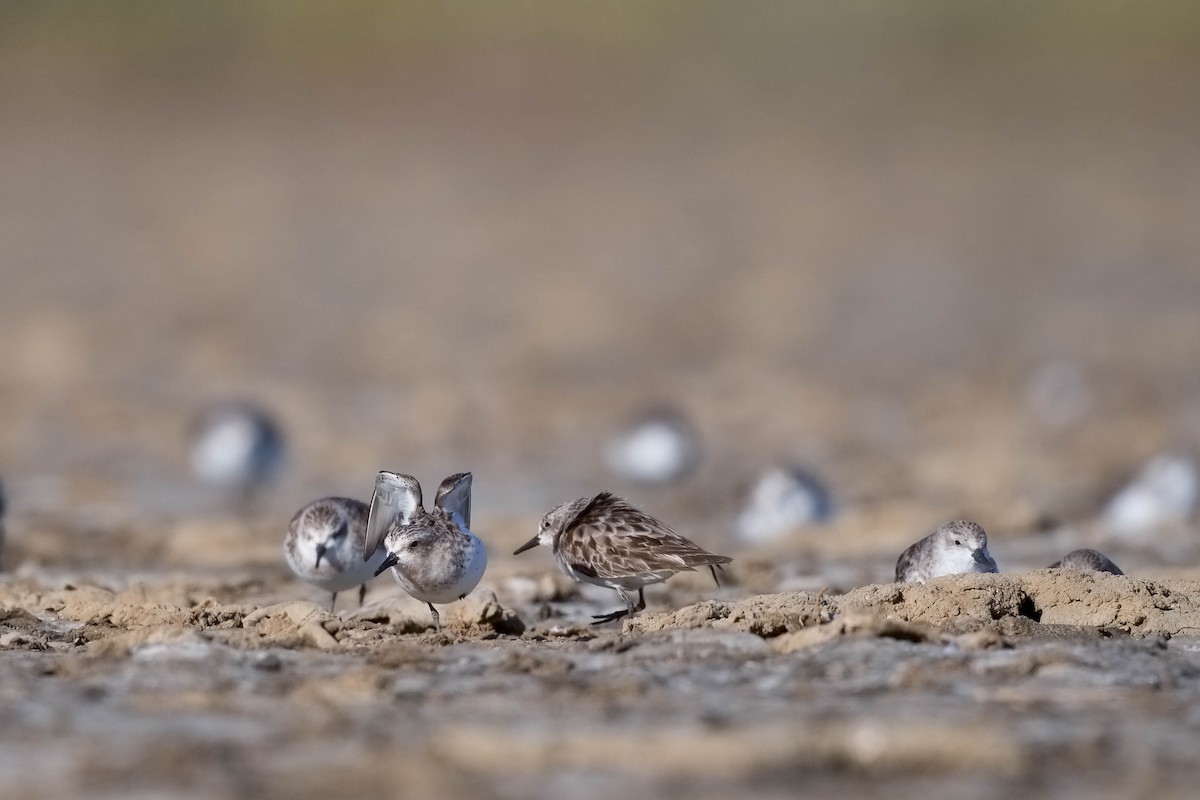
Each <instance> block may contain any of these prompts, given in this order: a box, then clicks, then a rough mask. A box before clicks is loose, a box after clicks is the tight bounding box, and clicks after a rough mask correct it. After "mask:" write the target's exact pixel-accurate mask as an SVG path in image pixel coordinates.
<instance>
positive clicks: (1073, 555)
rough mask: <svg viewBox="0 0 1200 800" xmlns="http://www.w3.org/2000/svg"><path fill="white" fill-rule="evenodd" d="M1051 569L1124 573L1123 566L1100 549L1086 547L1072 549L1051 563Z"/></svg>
mask: <svg viewBox="0 0 1200 800" xmlns="http://www.w3.org/2000/svg"><path fill="white" fill-rule="evenodd" d="M1049 569H1077V570H1080V571H1082V572H1111V573H1112V574H1113V575H1124V574H1125V573H1124V572H1122V571H1121V568H1120V567H1118V566H1117V565H1116V564H1114V563H1113V562H1112V559H1110V558H1109V557H1108V556H1106V555H1104V553H1101V552H1100V551H1099V550H1093V549H1091V548H1090V547H1084V548H1081V549H1079V550H1072V551H1071V552H1069V553H1067V554H1066V555H1065V556H1063V557H1062V558H1060V559H1059V560H1058V561H1055V562H1054V563H1053V564H1051V565H1050V567H1049Z"/></svg>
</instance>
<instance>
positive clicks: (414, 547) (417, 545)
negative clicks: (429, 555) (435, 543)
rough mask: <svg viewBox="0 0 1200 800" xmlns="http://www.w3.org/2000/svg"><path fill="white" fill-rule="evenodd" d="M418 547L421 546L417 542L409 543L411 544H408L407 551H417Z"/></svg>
mask: <svg viewBox="0 0 1200 800" xmlns="http://www.w3.org/2000/svg"><path fill="white" fill-rule="evenodd" d="M420 546H421V543H420V542H418V541H411V542H409V543H408V549H409V550H416V549H417V548H419V547H420Z"/></svg>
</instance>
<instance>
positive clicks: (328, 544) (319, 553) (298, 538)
mask: <svg viewBox="0 0 1200 800" xmlns="http://www.w3.org/2000/svg"><path fill="white" fill-rule="evenodd" d="M368 510H369V509H368V506H367V504H366V503H363V502H361V501H359V500H351V499H350V498H348V497H324V498H322V499H320V500H314V501H313V502H311V503H309V504H308V505H306V506H305V507H304V508H302V509H300V510H299V511H297V512H296V516H294V517H292V522H291V525H289V526H288V532H287V536H286V537H284V540H283V553H284V556H285V557H286V558H287V562H288V566H290V567H291V568H292V572H294V573H296V575H297V577H299V578H301V579H302V580H306V581H308V582H309V583H311V584H314V585H315V586H319V587H320V588H322V589H324V590H325V591H327V592H332V593H333V598H332V599H331V600H330V601H329V610H330V612H332V611H333V607H334V605H335V604H336V603H337V596H338V592H342V591H345V590H346V589H351V588H353V587H355V586H358V587H359V590H358V603H359V605H362V601H363V598H364V597H365V596H366V594H367V581H369V580H371V578H373V577H375V571H376V570H377V569H379V565H380V564H382V563H383V561H384V559H385V558H386V557H387V553H385V552H384V550H383V548H382V547H380V548H376V550H375V552H374V553H372V555H371V558H370V559H368V560H367V561H366V562H365V563H364V562H363V560H362V558H361V556H362V552H363V547H364V546H365V545H364V542H365V540H366V537H367V515H368Z"/></svg>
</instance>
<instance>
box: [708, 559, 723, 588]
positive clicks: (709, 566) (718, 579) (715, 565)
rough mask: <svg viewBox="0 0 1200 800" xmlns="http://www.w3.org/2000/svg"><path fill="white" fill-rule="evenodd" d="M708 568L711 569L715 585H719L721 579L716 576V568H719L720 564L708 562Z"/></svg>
mask: <svg viewBox="0 0 1200 800" xmlns="http://www.w3.org/2000/svg"><path fill="white" fill-rule="evenodd" d="M708 568H709V569H710V570H712V576H713V581H714V582H716V584H717V586H720V585H721V579H720V578H718V577H717V570H719V569H720V568H721V565H720V564H709V565H708Z"/></svg>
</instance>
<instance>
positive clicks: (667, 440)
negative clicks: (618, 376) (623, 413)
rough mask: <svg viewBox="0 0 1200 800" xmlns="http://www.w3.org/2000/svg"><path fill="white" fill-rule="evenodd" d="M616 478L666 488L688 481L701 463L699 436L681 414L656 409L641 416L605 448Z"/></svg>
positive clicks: (609, 464)
mask: <svg viewBox="0 0 1200 800" xmlns="http://www.w3.org/2000/svg"><path fill="white" fill-rule="evenodd" d="M604 460H605V461H606V462H607V464H608V468H609V469H610V470H612V471H613V473H614V474H616V475H617V476H619V477H621V478H623V479H625V480H628V481H631V482H633V483H638V484H641V485H644V486H667V485H670V484H673V483H678V482H679V481H681V480H683V479H684V478H686V477H687V476H688V475H690V474H691V472H692V470H694V469H695V468H696V465H697V464H698V463H699V462H700V436H699V434H698V433H697V432H696V428H695V426H694V425H693V424H692V423H691V422H690V421H689V420H688V418H687V417H685V416H684V415H683V414H682V413H680V412H678V411H675V410H673V409H666V408H663V409H655V410H652V411H648V412H646V413H644V414H642V415H641V416H640V417H639V418H637V419H636V420H634V421H633V422H632V423H631V424H630V425H629V426H627V427H626V428H625V429H624V430H622V431H621V432H620V433H618V434H617V435H616V436H614V437H613V438H612V439H611V440H610V441H609V442H608V444H607V445H606V446H605V448H604Z"/></svg>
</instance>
